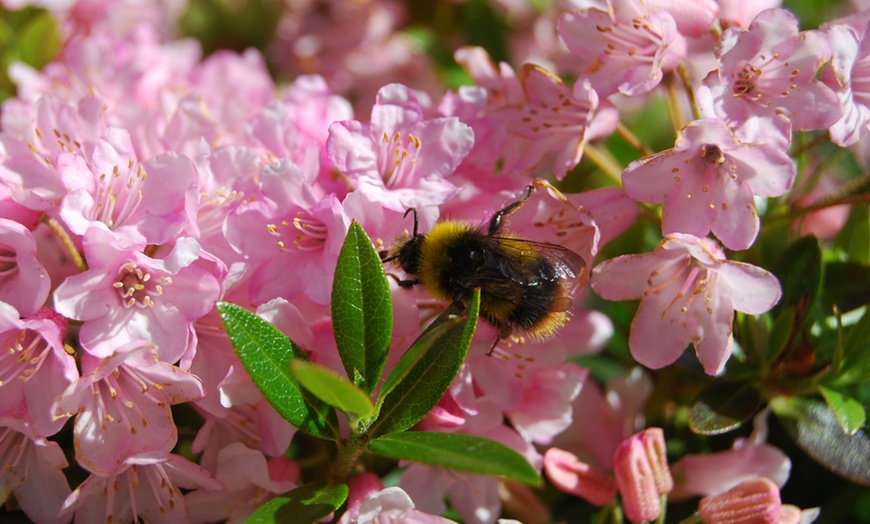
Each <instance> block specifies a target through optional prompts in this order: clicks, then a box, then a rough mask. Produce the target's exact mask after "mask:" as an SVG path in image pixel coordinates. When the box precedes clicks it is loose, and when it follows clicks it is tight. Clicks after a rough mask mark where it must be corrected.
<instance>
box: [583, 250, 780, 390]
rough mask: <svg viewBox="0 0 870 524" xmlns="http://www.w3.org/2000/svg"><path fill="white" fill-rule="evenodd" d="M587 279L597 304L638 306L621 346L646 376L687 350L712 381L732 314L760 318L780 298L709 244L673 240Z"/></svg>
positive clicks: (727, 350)
mask: <svg viewBox="0 0 870 524" xmlns="http://www.w3.org/2000/svg"><path fill="white" fill-rule="evenodd" d="M592 273H593V277H592V289H594V290H595V291H596V292H597V293H598V294H599V295H601V296H602V297H604V298H606V299H608V300H630V299H640V307H639V308H638V310H637V313H636V314H635V316H634V320H632V323H631V333H630V335H629V342H628V343H629V348H630V349H631V354H632V356H634V358H635V360H637V361H638V362H640V363H641V364H643V365H645V366H647V367H650V368H653V369H657V368H661V367H664V366H667V365H669V364H671V363H673V362H674V361H675V360H677V358H678V357H679V356H680V355H681V354H682V353H683V350H684V349H685V348H686V346H687V345H688V344H689V343H690V342H691V343H693V344H694V346H695V351H696V353H697V355H698V358H699V359H700V361H701V364H702V365H703V366H704V371H706V372H707V373H708V374H710V375H717V374H719V373H720V372H721V371H722V369H723V368H724V366H725V362H726V361H727V360H728V357H729V356H730V354H731V346H732V343H733V340H732V338H731V329H732V322H733V320H734V310H737V311H742V312H744V313H749V314H752V315H760V314H761V313H764V312H765V311H768V310H769V309H770V308H772V307H773V306H774V305H775V304H776V302H777V301H778V300H779V297H780V293H781V291H780V287H779V282H778V281H777V280H776V277H774V276H773V275H772V274H771V273H769V272H767V271H765V270H764V269H761V268H759V267H756V266H752V265H749V264H745V263H742V262H734V261H729V260H726V259H725V256H724V253H723V252H722V249H721V248H720V247H719V246H718V245H716V243H715V242H713V241H712V240H709V239H706V238H697V237H694V236H691V235H683V234H677V233H675V234H672V235H668V236H666V237H665V239H664V240H663V241H662V243H661V245H659V247H657V248H656V249H655V251H653V252H652V253H646V254H643V255H623V256H621V257H617V258H615V259H611V260H607V261H605V262H602V263H601V264H599V265H597V266H596V267H595V269H594V270H593V272H592Z"/></svg>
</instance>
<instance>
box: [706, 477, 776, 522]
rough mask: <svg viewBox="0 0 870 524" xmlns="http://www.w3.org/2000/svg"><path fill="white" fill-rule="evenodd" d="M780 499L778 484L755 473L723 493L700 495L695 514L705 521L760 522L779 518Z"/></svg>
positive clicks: (773, 520) (774, 520)
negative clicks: (750, 477)
mask: <svg viewBox="0 0 870 524" xmlns="http://www.w3.org/2000/svg"><path fill="white" fill-rule="evenodd" d="M781 511H782V502H781V501H780V498H779V488H778V487H777V486H776V484H774V483H773V482H772V481H770V480H769V479H766V478H764V477H758V478H755V479H752V480H747V481H745V482H741V483H740V484H738V485H736V486H734V487H733V488H731V489H729V490H728V491H726V492H724V493H719V494H718V495H710V496H708V497H704V498H702V499H701V502H700V504H698V514H699V515H700V516H701V521H702V522H704V523H705V524H761V523H764V522H774V523H776V522H779V516H780V512H781Z"/></svg>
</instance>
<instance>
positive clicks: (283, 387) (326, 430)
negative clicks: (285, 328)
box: [218, 302, 339, 440]
mask: <svg viewBox="0 0 870 524" xmlns="http://www.w3.org/2000/svg"><path fill="white" fill-rule="evenodd" d="M218 312H219V313H220V315H221V319H222V320H223V322H224V325H225V326H226V328H227V335H229V338H230V342H232V344H233V347H234V348H235V349H236V354H237V355H238V356H239V360H241V361H242V364H243V365H244V366H245V370H247V372H248V374H249V375H251V379H252V380H253V381H254V384H256V385H257V388H258V389H259V390H260V391H262V392H263V395H264V396H265V397H266V399H267V400H268V401H269V403H271V404H272V406H274V408H275V409H276V410H277V411H278V413H280V414H281V416H283V417H284V418H285V419H287V421H288V422H290V423H291V424H293V425H294V426H296V427H297V428H299V429H301V430H302V431H304V432H306V433H308V434H309V435H313V436H315V437H320V438H325V439H331V440H338V439H339V429H338V419H337V418H336V415H335V410H333V409H332V408H331V407H329V406H328V405H327V404H326V403H325V402H323V401H322V400H320V399H318V398H317V397H316V396H314V395H312V394H311V393H310V392H309V391H307V390H305V389H303V388H302V387H301V386H300V384H299V381H297V380H296V377H294V376H293V374H292V373H291V372H290V361H291V360H293V359H294V358H297V359H303V360H305V359H306V357H305V354H304V353H303V352H302V350H301V349H299V347H298V346H296V344H294V343H293V342H292V341H290V339H288V338H287V336H286V335H284V334H283V333H281V332H280V331H278V329H277V328H275V327H274V326H273V325H271V324H269V323H268V322H266V321H265V320H263V319H261V318H260V317H258V316H257V315H254V314H253V313H251V312H249V311H247V310H245V309H243V308H241V307H239V306H237V305H235V304H229V303H226V302H221V303H219V304H218Z"/></svg>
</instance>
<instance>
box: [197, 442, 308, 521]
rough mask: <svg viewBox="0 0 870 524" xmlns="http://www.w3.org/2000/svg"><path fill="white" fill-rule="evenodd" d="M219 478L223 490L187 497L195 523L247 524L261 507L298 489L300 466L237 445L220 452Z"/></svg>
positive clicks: (205, 491) (202, 490)
mask: <svg viewBox="0 0 870 524" xmlns="http://www.w3.org/2000/svg"><path fill="white" fill-rule="evenodd" d="M215 477H216V478H217V480H219V481H220V482H221V483H222V484H223V489H221V490H214V489H208V488H207V489H199V490H196V491H192V492H190V493H187V494H185V495H184V502H185V504H186V505H187V507H188V509H189V510H190V521H191V522H203V523H205V522H220V521H224V520H229V521H230V522H243V521H244V520H245V519H246V518H248V517H249V516H250V515H251V513H253V512H254V511H255V510H256V509H257V508H259V507H260V506H262V505H263V504H264V503H265V502H267V501H269V500H271V499H272V498H274V497H275V496H276V495H280V494H282V493H285V492H287V491H290V490H291V489H293V488H295V487H296V484H297V482H298V481H299V466H298V465H297V464H296V463H295V462H293V460H292V459H290V458H288V457H273V458H271V459H269V460H267V459H266V457H264V456H263V453H262V452H260V451H256V450H253V449H251V448H248V447H246V446H245V445H244V444H242V443H239V442H236V443H234V444H230V445H228V446H227V447H225V448H224V449H222V450H221V451H220V452H219V453H218V465H217V470H216V471H215Z"/></svg>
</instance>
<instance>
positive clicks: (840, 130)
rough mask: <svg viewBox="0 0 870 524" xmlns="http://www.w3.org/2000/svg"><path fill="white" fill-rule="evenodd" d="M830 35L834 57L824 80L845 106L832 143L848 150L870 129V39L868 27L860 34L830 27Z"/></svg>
mask: <svg viewBox="0 0 870 524" xmlns="http://www.w3.org/2000/svg"><path fill="white" fill-rule="evenodd" d="M827 34H828V38H830V40H831V50H832V52H833V54H832V56H831V67H830V68H829V69H825V72H824V81H825V84H826V85H828V87H830V88H831V89H833V90H835V91H836V92H837V98H838V99H839V100H840V104H841V105H842V106H843V117H842V118H841V119H840V120H838V121H837V122H835V123H834V124H833V125H832V126H831V128H830V129H829V132H830V134H831V141H832V142H834V143H835V144H837V145H839V146H842V147H845V146H850V145H852V144H855V143H856V142H858V141H859V140H861V137H863V136H864V135H865V134H867V130H868V126H870V83H868V82H870V39H868V38H866V35H867V31H866V26H865V27H862V28H861V31H857V32H856V31H855V30H854V29H853V28H851V27H849V26H847V25H839V24H838V25H834V26H831V27H829V28H827Z"/></svg>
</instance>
